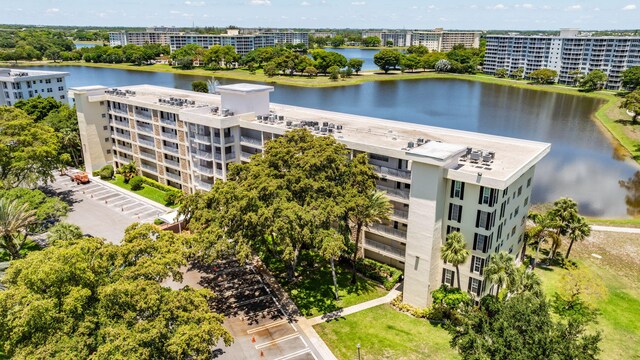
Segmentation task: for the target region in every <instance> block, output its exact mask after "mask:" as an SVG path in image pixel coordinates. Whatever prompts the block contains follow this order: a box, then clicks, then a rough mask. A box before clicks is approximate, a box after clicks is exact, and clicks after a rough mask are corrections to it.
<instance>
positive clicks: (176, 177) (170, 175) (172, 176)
mask: <svg viewBox="0 0 640 360" xmlns="http://www.w3.org/2000/svg"><path fill="white" fill-rule="evenodd" d="M165 175H166V176H167V177H168V178H169V179H173V180H175V181H180V182H181V181H182V177H180V175H178V174H174V173H172V172H169V171H167V172H166V173H165Z"/></svg>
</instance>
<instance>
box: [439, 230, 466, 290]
mask: <svg viewBox="0 0 640 360" xmlns="http://www.w3.org/2000/svg"><path fill="white" fill-rule="evenodd" d="M466 245H467V244H466V243H465V241H464V237H463V236H462V234H460V233H459V232H457V231H454V232H452V233H451V234H449V235H447V239H446V240H445V242H444V245H442V247H441V249H440V258H442V260H443V261H444V262H446V263H449V264H451V265H453V266H455V268H456V280H457V284H458V289H460V269H459V266H460V265H461V264H464V263H465V262H466V261H467V259H468V258H469V255H470V254H471V252H470V251H469V250H468V249H467V248H466Z"/></svg>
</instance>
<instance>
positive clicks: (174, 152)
mask: <svg viewBox="0 0 640 360" xmlns="http://www.w3.org/2000/svg"><path fill="white" fill-rule="evenodd" d="M163 149H164V151H168V152H170V153H173V154H179V153H180V150H178V148H174V147H171V146H164V147H163Z"/></svg>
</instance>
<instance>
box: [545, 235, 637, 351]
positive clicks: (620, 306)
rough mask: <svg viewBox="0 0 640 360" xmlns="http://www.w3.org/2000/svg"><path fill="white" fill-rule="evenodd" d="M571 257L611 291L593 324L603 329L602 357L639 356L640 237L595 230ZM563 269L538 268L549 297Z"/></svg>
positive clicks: (575, 247) (575, 245)
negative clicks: (597, 277) (596, 321)
mask: <svg viewBox="0 0 640 360" xmlns="http://www.w3.org/2000/svg"><path fill="white" fill-rule="evenodd" d="M591 254H597V255H599V256H601V257H602V258H601V259H598V258H596V257H594V256H592V255H591ZM571 258H572V259H574V260H576V261H577V262H578V264H579V266H580V267H582V268H585V269H588V270H589V271H591V272H593V273H594V274H596V275H597V276H599V277H600V278H601V279H602V281H603V283H604V284H605V286H606V287H607V290H608V295H607V297H606V298H605V299H604V300H603V301H601V302H600V303H599V304H598V307H599V309H600V311H601V312H602V314H601V315H600V316H599V317H598V323H597V324H595V325H594V326H593V328H595V329H598V330H600V331H602V336H603V339H602V343H601V348H602V353H601V355H600V358H602V359H640V346H638V344H640V282H639V281H638V279H640V237H638V235H637V234H623V233H605V232H594V234H593V235H592V236H591V237H590V238H589V239H588V240H585V241H584V242H582V243H578V244H574V246H573V249H572V250H571ZM564 271H566V270H564V269H561V268H555V267H549V268H539V269H537V270H536V273H537V274H538V275H540V277H541V278H542V281H543V287H544V290H545V292H546V294H547V295H548V296H551V295H552V294H553V293H554V292H555V289H556V288H557V286H558V282H559V279H560V277H561V275H562V273H563V272H564Z"/></svg>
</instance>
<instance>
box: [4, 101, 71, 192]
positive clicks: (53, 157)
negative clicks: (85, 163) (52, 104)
mask: <svg viewBox="0 0 640 360" xmlns="http://www.w3.org/2000/svg"><path fill="white" fill-rule="evenodd" d="M59 151H60V141H59V139H58V136H57V134H56V133H55V132H54V130H53V129H52V128H50V127H49V126H46V125H44V124H41V123H36V122H35V121H34V120H33V119H32V118H31V117H30V116H29V115H27V114H26V113H25V112H24V111H22V110H20V109H17V108H14V107H0V187H2V188H5V189H10V188H14V187H17V186H34V185H36V184H37V183H39V182H45V183H46V182H48V181H51V180H52V179H53V171H54V170H56V169H57V166H58V164H59Z"/></svg>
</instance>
